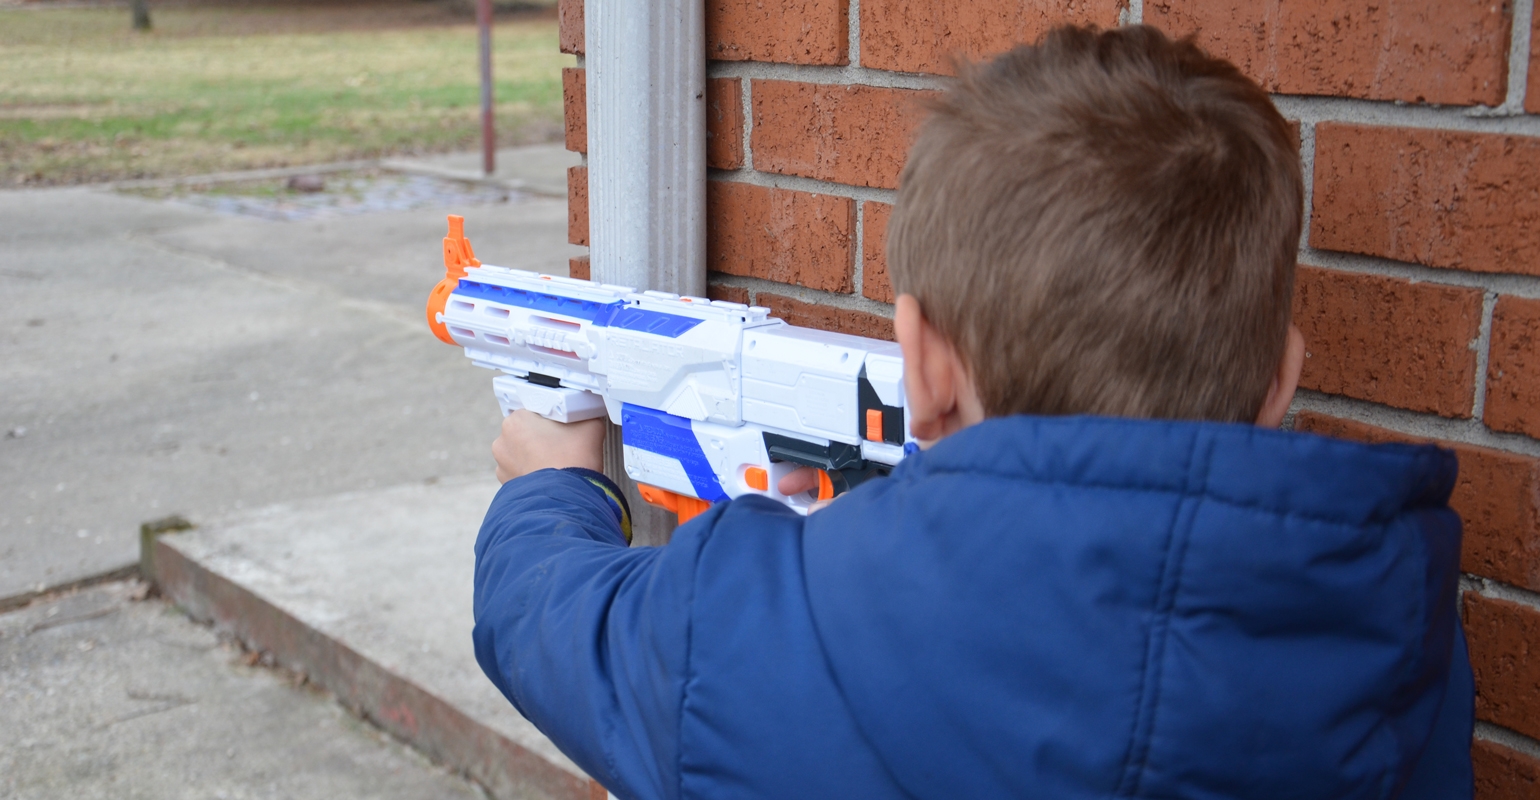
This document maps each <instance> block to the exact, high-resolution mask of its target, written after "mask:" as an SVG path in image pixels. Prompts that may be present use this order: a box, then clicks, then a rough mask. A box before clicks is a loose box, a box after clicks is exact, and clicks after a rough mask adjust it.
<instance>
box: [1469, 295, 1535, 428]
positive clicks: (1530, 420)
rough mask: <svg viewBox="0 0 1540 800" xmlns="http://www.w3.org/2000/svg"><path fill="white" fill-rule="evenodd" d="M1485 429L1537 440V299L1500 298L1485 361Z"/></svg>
mask: <svg viewBox="0 0 1540 800" xmlns="http://www.w3.org/2000/svg"><path fill="white" fill-rule="evenodd" d="M1482 418H1483V421H1484V422H1486V424H1487V427H1489V428H1492V429H1494V430H1499V431H1507V432H1509V433H1522V434H1524V435H1526V436H1532V437H1535V438H1540V300H1526V299H1522V298H1518V297H1500V298H1498V300H1497V307H1496V308H1494V309H1493V310H1492V348H1491V355H1490V357H1489V358H1488V360H1487V401H1486V411H1485V413H1484V414H1483V415H1482Z"/></svg>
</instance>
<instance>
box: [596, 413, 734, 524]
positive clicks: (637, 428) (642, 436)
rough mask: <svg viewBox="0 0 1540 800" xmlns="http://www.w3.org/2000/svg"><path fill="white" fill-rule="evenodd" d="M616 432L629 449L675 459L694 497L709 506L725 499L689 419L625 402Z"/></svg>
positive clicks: (725, 496)
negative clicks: (692, 488) (707, 503)
mask: <svg viewBox="0 0 1540 800" xmlns="http://www.w3.org/2000/svg"><path fill="white" fill-rule="evenodd" d="M620 433H621V441H623V442H625V444H626V445H628V446H630V447H635V448H637V449H640V450H646V451H648V452H651V453H657V454H658V455H660V456H667V457H669V458H674V459H678V460H679V463H680V464H681V465H682V466H683V467H684V472H685V474H686V475H688V476H689V478H690V485H691V486H693V487H695V496H696V497H699V498H700V499H702V500H708V501H710V502H713V503H715V502H718V501H721V500H726V499H727V493H726V492H724V491H722V484H720V483H718V482H717V476H716V473H715V472H713V471H712V469H711V463H710V462H709V461H707V460H706V453H705V451H703V450H701V449H700V440H699V439H696V438H695V431H694V430H693V429H691V427H690V421H689V420H687V419H685V418H684V417H676V416H674V415H673V414H669V413H667V412H664V411H657V410H654V409H651V408H643V407H642V406H633V405H631V404H629V403H627V404H625V405H623V406H621V409H620Z"/></svg>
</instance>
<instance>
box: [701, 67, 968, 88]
mask: <svg viewBox="0 0 1540 800" xmlns="http://www.w3.org/2000/svg"><path fill="white" fill-rule="evenodd" d="M706 72H707V74H708V75H709V76H710V77H713V78H734V77H749V78H758V79H762V80H779V81H801V82H805V83H819V84H837V85H841V86H847V85H848V86H874V87H877V88H884V89H920V90H932V91H933V90H936V89H945V88H946V87H947V86H948V85H949V82H950V80H951V79H950V78H948V77H946V76H944V75H927V74H922V73H915V72H891V71H888V70H881V69H873V68H871V67H862V66H858V65H856V64H854V63H851V64H844V65H825V64H776V63H772V62H769V61H712V62H710V63H708V64H707V65H706Z"/></svg>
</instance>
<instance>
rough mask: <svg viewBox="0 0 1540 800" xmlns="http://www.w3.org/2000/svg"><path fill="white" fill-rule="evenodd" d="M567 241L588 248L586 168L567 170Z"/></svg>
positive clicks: (569, 168)
mask: <svg viewBox="0 0 1540 800" xmlns="http://www.w3.org/2000/svg"><path fill="white" fill-rule="evenodd" d="M567 241H569V242H571V243H572V244H580V245H583V246H584V247H587V246H588V167H568V168H567Z"/></svg>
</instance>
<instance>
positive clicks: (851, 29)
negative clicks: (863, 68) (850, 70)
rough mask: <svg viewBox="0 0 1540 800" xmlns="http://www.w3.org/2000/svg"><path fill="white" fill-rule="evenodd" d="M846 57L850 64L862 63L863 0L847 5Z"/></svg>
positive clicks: (858, 64) (851, 0) (853, 0)
mask: <svg viewBox="0 0 1540 800" xmlns="http://www.w3.org/2000/svg"><path fill="white" fill-rule="evenodd" d="M845 40H846V42H845V58H846V60H847V61H848V63H849V64H850V66H853V67H858V66H860V65H861V0H850V2H849V4H847V5H846V6H845Z"/></svg>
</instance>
